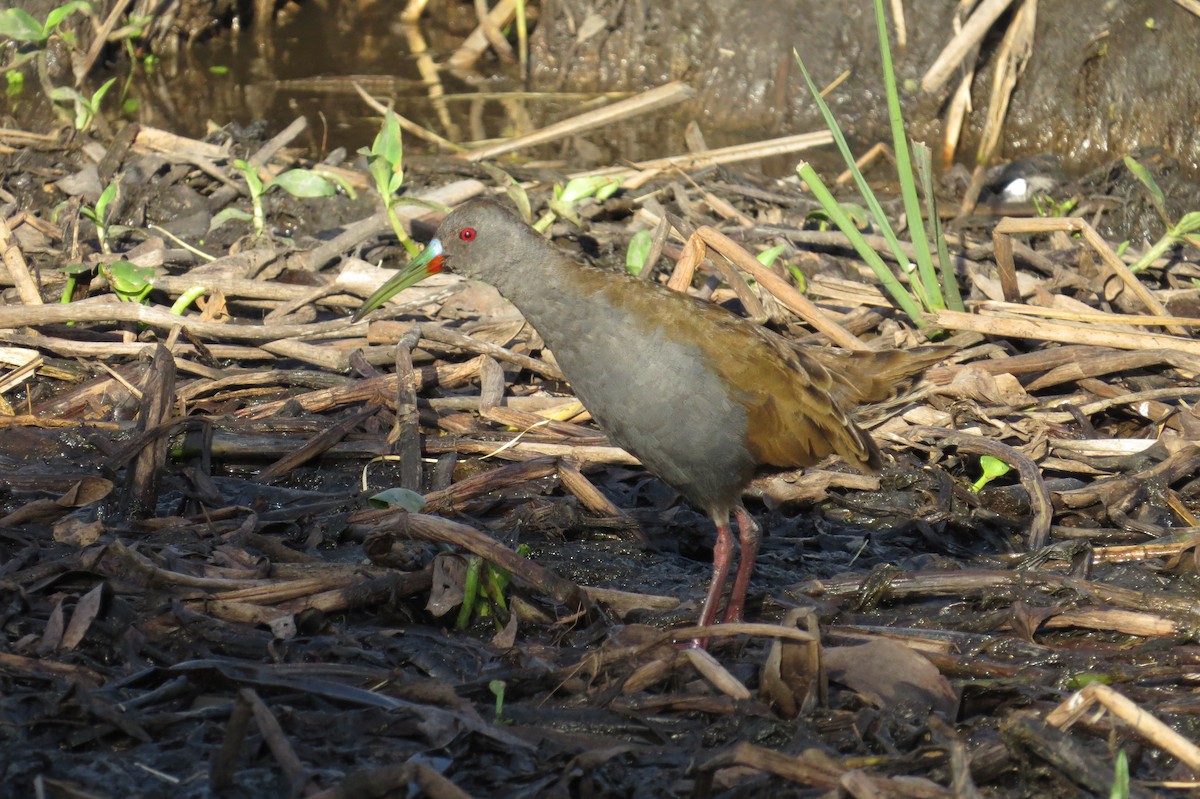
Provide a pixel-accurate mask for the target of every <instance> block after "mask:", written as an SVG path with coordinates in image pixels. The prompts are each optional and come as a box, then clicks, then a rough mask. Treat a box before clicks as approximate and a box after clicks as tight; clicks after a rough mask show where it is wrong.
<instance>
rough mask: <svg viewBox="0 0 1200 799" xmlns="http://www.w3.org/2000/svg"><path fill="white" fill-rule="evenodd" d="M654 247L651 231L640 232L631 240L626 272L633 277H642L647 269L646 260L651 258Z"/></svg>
mask: <svg viewBox="0 0 1200 799" xmlns="http://www.w3.org/2000/svg"><path fill="white" fill-rule="evenodd" d="M653 246H654V234H653V233H651V232H650V231H649V230H639V231H638V232H637V233H634V234H633V238H631V239H630V240H629V249H627V250H625V271H626V272H628V273H629V274H631V275H640V274H641V273H642V270H643V269H645V268H646V259H647V258H648V257H650V248H651V247H653Z"/></svg>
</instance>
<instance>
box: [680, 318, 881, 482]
mask: <svg viewBox="0 0 1200 799" xmlns="http://www.w3.org/2000/svg"><path fill="white" fill-rule="evenodd" d="M714 310H718V311H720V314H719V315H718V314H711V313H708V312H701V313H703V314H704V315H706V316H708V317H709V318H710V320H711V321H712V322H713V323H714V327H713V328H712V329H713V330H716V331H718V332H717V333H716V334H715V335H713V336H712V340H711V341H710V343H709V344H708V346H709V347H711V348H713V349H714V350H717V349H719V350H722V351H725V352H726V353H727V355H726V357H723V358H717V357H714V358H713V366H714V368H716V369H717V370H718V372H719V373H720V374H721V375H722V377H724V378H725V380H726V381H727V382H728V384H729V385H730V386H733V387H734V389H733V391H734V392H735V394H734V396H735V398H736V399H737V400H738V401H739V402H740V403H741V404H742V405H743V406H744V407H745V408H746V414H747V446H748V447H749V449H750V452H751V455H752V456H753V457H754V458H755V460H757V461H758V462H759V463H760V464H763V465H770V466H777V467H781V468H791V467H799V466H811V465H813V464H815V463H817V462H818V461H820V460H821V459H822V458H824V457H825V456H826V455H829V454H831V453H834V452H836V453H837V454H838V455H841V456H842V457H843V458H845V459H846V461H848V462H849V463H850V464H852V465H853V466H855V467H857V468H859V469H877V468H878V467H879V465H880V457H879V450H878V448H877V447H876V446H875V442H874V441H873V440H872V439H871V437H870V436H869V435H868V434H867V433H865V432H864V431H863V430H861V429H860V428H859V427H858V426H857V425H855V424H854V422H852V421H851V420H850V417H849V416H848V415H847V414H846V411H845V409H844V408H843V407H842V404H841V402H840V401H839V399H838V395H837V386H838V381H837V380H836V379H835V377H834V375H833V374H831V373H830V371H829V370H828V369H826V368H825V366H824V365H823V364H821V363H820V362H819V361H817V360H816V359H814V358H811V357H809V356H808V355H807V353H806V351H804V350H795V349H793V348H792V347H791V346H790V345H789V344H788V343H787V342H786V341H785V340H783V339H781V338H780V337H779V336H777V335H775V334H774V333H771V332H770V331H768V330H765V329H764V328H762V327H760V326H758V325H756V324H753V323H752V322H749V321H747V320H744V319H741V318H738V317H735V316H732V315H731V314H728V313H726V312H725V311H724V310H723V309H714ZM714 356H715V352H714Z"/></svg>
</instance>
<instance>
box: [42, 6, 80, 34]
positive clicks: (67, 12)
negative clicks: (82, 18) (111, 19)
mask: <svg viewBox="0 0 1200 799" xmlns="http://www.w3.org/2000/svg"><path fill="white" fill-rule="evenodd" d="M76 11H86V12H87V13H89V14H90V13H92V5H91V3H86V2H84V0H75V2H72V3H64V4H63V5H61V6H59V7H58V8H54V9H51V10H50V13H49V14H47V15H46V25H45V28H44V33H45V35H46V36H49V35H50V34H52V33H54V31H55V29H56V28H58V26H59V25H61V24H62V21H63V20H64V19H66V18H67V17H69V16H71V15H72V14H74V13H75V12H76Z"/></svg>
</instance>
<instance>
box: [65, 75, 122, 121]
mask: <svg viewBox="0 0 1200 799" xmlns="http://www.w3.org/2000/svg"><path fill="white" fill-rule="evenodd" d="M116 82H117V79H116V78H109V79H108V80H106V81H104V83H103V84H102V85H101V86H100V88H99V89H96V91H95V92H93V93H92V95H91V97H88V96H87V95H85V94H82V93H81V92H79V91H78V90H76V89H73V88H71V87H70V86H56V87H55V88H54V89H52V90H51V91H50V99H51V100H53V101H54V102H56V103H71V104H72V105H73V106H74V108H75V116H74V124H75V130H77V131H79V132H81V133H82V132H83V131H86V130H87V129H88V128H90V127H91V126H92V120H94V119H95V118H96V115H97V114H99V113H100V103H101V102H102V101H103V100H104V95H106V94H108V90H109V89H111V88H112V85H113V84H114V83H116Z"/></svg>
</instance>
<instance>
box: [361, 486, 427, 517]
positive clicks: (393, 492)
mask: <svg viewBox="0 0 1200 799" xmlns="http://www.w3.org/2000/svg"><path fill="white" fill-rule="evenodd" d="M367 501H368V502H370V503H371V505H372V507H376V508H400V509H401V510H406V511H408V512H409V513H416V512H417V511H419V510H421V508H423V507H425V497H423V496H421V495H420V494H418V493H417V492H416V491H411V490H409V489H407V488H389V489H387V490H386V491H380V492H379V493H378V494H375V495H374V496H372V497H371V498H369V499H368V500H367Z"/></svg>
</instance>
